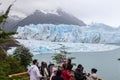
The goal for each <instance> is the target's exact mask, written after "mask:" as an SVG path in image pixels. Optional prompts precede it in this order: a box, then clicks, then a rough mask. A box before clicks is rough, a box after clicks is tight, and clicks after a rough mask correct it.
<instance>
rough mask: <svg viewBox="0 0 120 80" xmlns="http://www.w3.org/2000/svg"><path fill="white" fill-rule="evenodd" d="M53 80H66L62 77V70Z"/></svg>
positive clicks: (58, 71)
mask: <svg viewBox="0 0 120 80" xmlns="http://www.w3.org/2000/svg"><path fill="white" fill-rule="evenodd" d="M52 80H64V79H63V77H62V76H61V70H57V73H56V75H55V76H53V77H52Z"/></svg>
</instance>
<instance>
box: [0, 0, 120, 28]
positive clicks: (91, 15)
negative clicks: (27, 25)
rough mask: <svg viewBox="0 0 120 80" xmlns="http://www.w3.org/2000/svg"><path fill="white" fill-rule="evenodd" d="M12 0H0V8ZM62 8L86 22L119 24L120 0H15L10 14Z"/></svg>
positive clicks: (115, 25)
mask: <svg viewBox="0 0 120 80" xmlns="http://www.w3.org/2000/svg"><path fill="white" fill-rule="evenodd" d="M13 1H14V0H0V3H2V4H1V5H0V10H5V9H7V7H8V4H10V3H12V2H13ZM57 8H62V9H63V10H64V11H66V12H68V13H70V14H73V15H74V16H76V17H78V18H79V19H81V20H83V21H84V22H85V23H86V24H90V23H92V22H93V23H95V22H97V23H105V24H108V25H111V26H114V27H117V26H119V25H120V0H17V1H16V2H15V4H14V6H13V7H12V10H11V13H10V14H11V15H19V16H21V17H24V16H26V15H29V14H31V13H32V12H34V11H35V10H37V9H38V10H55V9H57Z"/></svg>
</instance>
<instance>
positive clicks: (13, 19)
mask: <svg viewBox="0 0 120 80" xmlns="http://www.w3.org/2000/svg"><path fill="white" fill-rule="evenodd" d="M21 20H22V19H21V18H20V17H18V16H10V17H8V19H7V21H6V23H5V24H4V28H3V29H4V30H5V31H6V32H11V31H16V28H15V27H16V25H17V24H18V22H20V21H21ZM0 26H2V24H1V25H0Z"/></svg>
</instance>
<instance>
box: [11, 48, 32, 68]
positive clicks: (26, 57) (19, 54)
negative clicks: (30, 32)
mask: <svg viewBox="0 0 120 80" xmlns="http://www.w3.org/2000/svg"><path fill="white" fill-rule="evenodd" d="M13 55H14V57H16V58H17V59H18V60H20V62H21V65H24V67H27V66H28V65H29V64H30V63H31V61H32V56H33V55H32V54H31V53H30V51H29V49H28V48H25V47H24V46H19V47H17V48H16V50H15V51H14V52H13Z"/></svg>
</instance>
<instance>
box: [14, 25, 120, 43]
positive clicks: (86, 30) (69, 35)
mask: <svg viewBox="0 0 120 80" xmlns="http://www.w3.org/2000/svg"><path fill="white" fill-rule="evenodd" d="M17 32H18V34H17V35H15V36H14V37H16V38H19V39H25V40H30V39H33V40H43V41H51V42H74V43H76V42H80V43H120V29H117V28H112V27H109V26H107V25H103V24H92V25H89V26H77V25H64V24H61V25H54V24H37V25H34V24H30V25H26V26H24V27H19V28H18V29H17Z"/></svg>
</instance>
